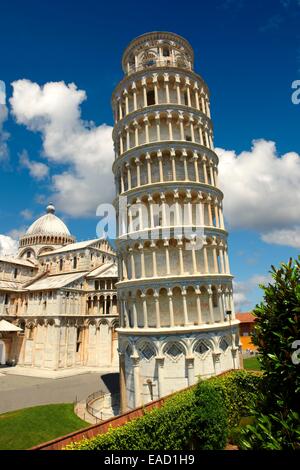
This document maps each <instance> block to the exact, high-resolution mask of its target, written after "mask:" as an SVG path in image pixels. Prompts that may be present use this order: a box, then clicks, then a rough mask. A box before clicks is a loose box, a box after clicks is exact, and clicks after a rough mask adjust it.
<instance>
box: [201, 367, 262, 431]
mask: <svg viewBox="0 0 300 470" xmlns="http://www.w3.org/2000/svg"><path fill="white" fill-rule="evenodd" d="M261 377H262V376H261V373H259V372H258V373H251V372H247V371H245V370H239V371H236V372H231V373H229V374H226V375H223V376H220V377H214V378H212V379H210V382H212V383H213V384H214V385H215V386H216V388H218V389H219V390H220V391H221V393H222V396H223V400H224V403H225V406H226V409H227V411H228V425H229V427H230V428H233V427H235V426H238V425H239V424H240V421H241V418H243V417H245V416H248V414H249V409H251V408H253V406H254V405H255V402H256V400H257V396H258V391H259V390H260V384H261V381H262V380H261Z"/></svg>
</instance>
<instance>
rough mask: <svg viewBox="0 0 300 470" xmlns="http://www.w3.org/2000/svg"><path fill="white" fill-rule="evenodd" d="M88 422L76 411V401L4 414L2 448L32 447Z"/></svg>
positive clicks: (0, 428)
mask: <svg viewBox="0 0 300 470" xmlns="http://www.w3.org/2000/svg"><path fill="white" fill-rule="evenodd" d="M88 425H89V424H88V423H86V422H85V421H82V420H81V419H80V418H78V416H77V415H76V414H75V413H74V411H73V404H72V403H63V404H58V405H43V406H35V407H33V408H24V409H22V410H17V411H12V412H10V413H4V414H0V449H1V450H9V449H11V450H17V449H28V448H30V447H32V446H35V445H37V444H41V443H42V442H45V441H50V440H51V439H55V438H56V437H59V436H63V435H64V434H68V433H70V432H73V431H77V430H78V429H81V428H85V427H87V426H88Z"/></svg>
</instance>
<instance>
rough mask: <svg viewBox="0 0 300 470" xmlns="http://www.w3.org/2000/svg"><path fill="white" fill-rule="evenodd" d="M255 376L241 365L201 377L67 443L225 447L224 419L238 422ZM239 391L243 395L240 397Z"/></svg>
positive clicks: (96, 447) (145, 447)
mask: <svg viewBox="0 0 300 470" xmlns="http://www.w3.org/2000/svg"><path fill="white" fill-rule="evenodd" d="M257 380H258V379H257V378H256V377H255V378H254V377H253V376H252V374H249V373H247V372H242V371H241V372H235V373H232V374H228V375H226V376H223V377H218V378H214V379H211V380H208V381H205V382H200V383H199V384H197V386H195V387H194V388H193V389H191V390H188V391H184V392H179V393H178V394H176V396H174V397H172V398H169V399H168V400H166V402H165V403H164V405H163V406H162V407H161V408H155V409H153V410H151V411H149V412H146V413H145V415H144V416H142V417H140V418H137V419H135V420H133V421H130V422H129V423H126V424H125V425H123V426H120V427H118V428H114V429H113V428H111V429H110V430H109V431H108V432H107V433H105V434H100V435H98V436H96V437H94V438H92V439H85V440H82V441H80V442H76V443H74V444H71V445H69V446H67V449H72V450H73V449H74V450H75V449H77V450H149V449H151V450H188V449H197V450H198V449H199V450H200V449H214V450H215V449H223V448H224V447H225V445H226V442H227V436H228V423H232V422H237V421H238V420H239V418H238V416H239V413H241V414H243V413H244V409H245V403H246V402H247V400H248V399H250V397H252V398H253V395H254V387H255V383H256V381H257ZM244 388H245V390H246V391H244ZM247 391H248V392H247ZM240 393H242V394H243V397H244V398H243V400H242V401H241V400H240V399H239V394H240ZM252 398H251V400H252ZM235 399H237V400H238V401H239V403H242V402H243V403H242V405H243V406H242V405H241V406H240V409H238V407H239V405H237V406H235V405H234V403H233V401H234V400H235Z"/></svg>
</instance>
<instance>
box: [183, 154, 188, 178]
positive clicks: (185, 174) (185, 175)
mask: <svg viewBox="0 0 300 470" xmlns="http://www.w3.org/2000/svg"><path fill="white" fill-rule="evenodd" d="M182 159H183V168H184V180H185V181H187V180H188V179H189V174H188V167H187V160H186V159H187V152H186V150H185V149H183V150H182Z"/></svg>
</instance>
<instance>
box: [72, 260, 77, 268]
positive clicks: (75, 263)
mask: <svg viewBox="0 0 300 470" xmlns="http://www.w3.org/2000/svg"><path fill="white" fill-rule="evenodd" d="M76 268H77V258H76V257H75V258H73V269H76Z"/></svg>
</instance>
